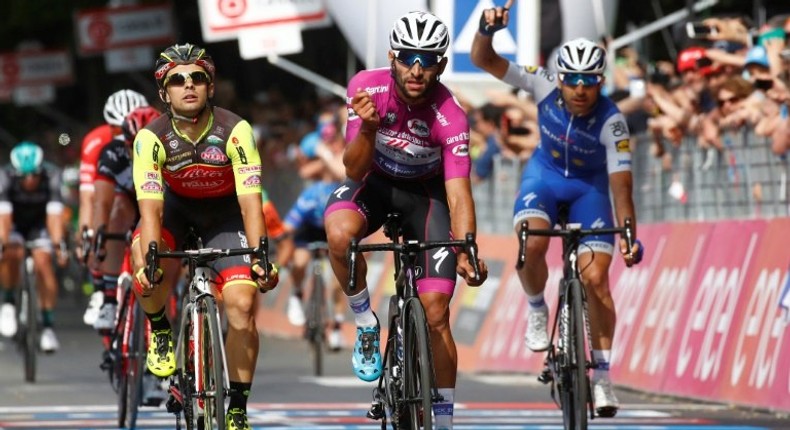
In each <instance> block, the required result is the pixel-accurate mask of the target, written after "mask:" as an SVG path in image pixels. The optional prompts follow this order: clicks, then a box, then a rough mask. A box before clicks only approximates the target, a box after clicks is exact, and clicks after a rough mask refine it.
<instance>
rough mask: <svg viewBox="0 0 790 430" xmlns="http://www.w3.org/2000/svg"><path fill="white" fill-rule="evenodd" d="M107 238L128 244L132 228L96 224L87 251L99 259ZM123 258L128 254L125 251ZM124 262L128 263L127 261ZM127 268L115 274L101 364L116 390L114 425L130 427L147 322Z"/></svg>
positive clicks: (139, 392) (137, 402)
mask: <svg viewBox="0 0 790 430" xmlns="http://www.w3.org/2000/svg"><path fill="white" fill-rule="evenodd" d="M108 240H118V241H123V242H124V243H126V244H127V246H128V245H129V244H131V241H132V231H131V230H129V231H127V232H125V233H108V232H107V231H106V230H105V228H104V227H103V226H102V227H99V228H98V229H97V231H96V235H95V237H94V244H93V246H92V247H91V248H92V249H90V250H89V251H90V252H93V254H94V255H95V257H96V258H97V259H99V260H100V261H101V260H104V257H105V254H104V244H105V242H106V241H108ZM124 258H127V259H128V258H130V256H129V255H128V253H127V255H126V256H125V257H124ZM125 266H126V267H127V268H130V267H131V265H130V263H129V262H128V261H127V262H126V263H125ZM129 270H130V269H127V270H122V273H121V274H120V275H119V276H118V298H119V300H118V311H117V316H116V320H115V326H114V327H113V328H112V330H111V331H110V332H109V333H106V334H105V335H106V345H107V349H106V350H105V351H104V354H103V360H102V364H101V368H102V370H106V371H107V373H108V376H109V378H110V385H112V387H113V389H114V390H115V392H116V393H117V394H118V402H117V406H118V427H119V428H129V429H134V428H136V426H137V416H138V412H139V410H140V406H141V405H142V403H143V375H144V374H145V356H146V349H147V347H148V332H149V326H148V320H147V318H146V317H145V313H144V312H143V308H142V306H140V304H139V303H138V302H137V297H136V296H135V295H134V292H133V291H132V277H131V274H130V272H129Z"/></svg>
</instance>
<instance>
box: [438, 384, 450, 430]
mask: <svg viewBox="0 0 790 430" xmlns="http://www.w3.org/2000/svg"><path fill="white" fill-rule="evenodd" d="M439 395H440V396H442V397H444V400H442V401H441V402H438V403H434V404H433V415H434V417H435V422H434V423H433V425H434V427H436V428H440V429H447V430H452V428H453V405H454V403H455V388H439Z"/></svg>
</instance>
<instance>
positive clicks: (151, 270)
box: [145, 240, 159, 285]
mask: <svg viewBox="0 0 790 430" xmlns="http://www.w3.org/2000/svg"><path fill="white" fill-rule="evenodd" d="M158 248H159V246H158V245H157V243H156V241H153V240H152V241H151V243H149V244H148V253H146V254H145V275H146V277H147V278H148V283H149V284H151V285H153V284H154V278H155V277H156V268H157V267H158V266H159V254H158V253H159V250H158Z"/></svg>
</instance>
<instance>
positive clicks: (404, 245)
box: [347, 233, 480, 292]
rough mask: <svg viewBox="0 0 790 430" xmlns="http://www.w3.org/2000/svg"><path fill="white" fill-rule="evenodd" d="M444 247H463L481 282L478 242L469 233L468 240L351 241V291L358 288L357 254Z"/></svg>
mask: <svg viewBox="0 0 790 430" xmlns="http://www.w3.org/2000/svg"><path fill="white" fill-rule="evenodd" d="M442 247H463V248H464V250H465V251H466V253H467V255H469V260H470V262H471V263H472V268H473V269H474V275H475V280H480V260H479V258H478V256H477V242H476V241H475V234H474V233H467V234H466V238H465V239H463V240H444V241H426V242H420V241H417V240H409V241H405V242H388V243H369V244H360V243H359V240H358V239H356V238H354V239H351V245H350V246H349V248H348V255H347V258H348V267H349V282H348V288H349V290H350V291H352V292H353V291H356V288H357V276H356V274H357V254H359V253H360V252H369V251H389V252H397V253H401V254H409V253H412V252H414V253H416V252H419V251H425V250H429V249H436V248H442Z"/></svg>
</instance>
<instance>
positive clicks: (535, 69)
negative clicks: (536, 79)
mask: <svg viewBox="0 0 790 430" xmlns="http://www.w3.org/2000/svg"><path fill="white" fill-rule="evenodd" d="M524 71H525V72H527V73H529V74H530V75H534V74H535V73H537V72H538V66H524Z"/></svg>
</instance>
